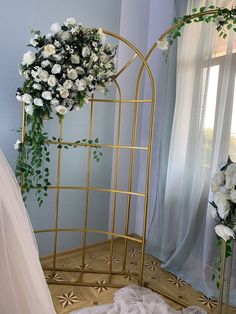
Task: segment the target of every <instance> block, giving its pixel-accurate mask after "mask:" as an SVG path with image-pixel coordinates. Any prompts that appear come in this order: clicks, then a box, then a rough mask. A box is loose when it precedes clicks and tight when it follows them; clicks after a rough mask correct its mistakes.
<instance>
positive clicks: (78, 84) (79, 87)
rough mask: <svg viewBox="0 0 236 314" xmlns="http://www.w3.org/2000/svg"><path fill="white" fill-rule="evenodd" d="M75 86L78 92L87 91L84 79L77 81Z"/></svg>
mask: <svg viewBox="0 0 236 314" xmlns="http://www.w3.org/2000/svg"><path fill="white" fill-rule="evenodd" d="M75 85H76V87H77V90H78V91H82V90H85V88H86V86H87V83H86V81H85V80H84V79H81V80H76V82H75Z"/></svg>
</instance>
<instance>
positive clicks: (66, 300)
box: [57, 291, 79, 308]
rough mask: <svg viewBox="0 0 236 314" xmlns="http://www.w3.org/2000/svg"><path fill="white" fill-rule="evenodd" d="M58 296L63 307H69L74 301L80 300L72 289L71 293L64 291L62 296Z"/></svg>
mask: <svg viewBox="0 0 236 314" xmlns="http://www.w3.org/2000/svg"><path fill="white" fill-rule="evenodd" d="M57 298H58V300H59V302H60V303H61V306H62V307H63V308H65V307H67V306H68V305H72V304H74V303H77V302H79V299H78V297H77V296H76V295H75V294H74V292H73V291H70V292H69V293H64V294H63V295H61V296H57Z"/></svg>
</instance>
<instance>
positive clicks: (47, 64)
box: [41, 60, 52, 68]
mask: <svg viewBox="0 0 236 314" xmlns="http://www.w3.org/2000/svg"><path fill="white" fill-rule="evenodd" d="M49 65H52V63H51V62H50V61H49V60H44V61H42V62H41V67H42V68H46V67H47V66H49Z"/></svg>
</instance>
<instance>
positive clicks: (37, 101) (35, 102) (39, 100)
mask: <svg viewBox="0 0 236 314" xmlns="http://www.w3.org/2000/svg"><path fill="white" fill-rule="evenodd" d="M34 104H35V106H38V107H42V106H43V101H42V99H40V98H35V99H34Z"/></svg>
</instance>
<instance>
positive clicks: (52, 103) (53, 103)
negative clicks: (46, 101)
mask: <svg viewBox="0 0 236 314" xmlns="http://www.w3.org/2000/svg"><path fill="white" fill-rule="evenodd" d="M50 104H51V105H52V106H58V105H59V100H58V99H56V98H53V99H52V100H51V101H50Z"/></svg>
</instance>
